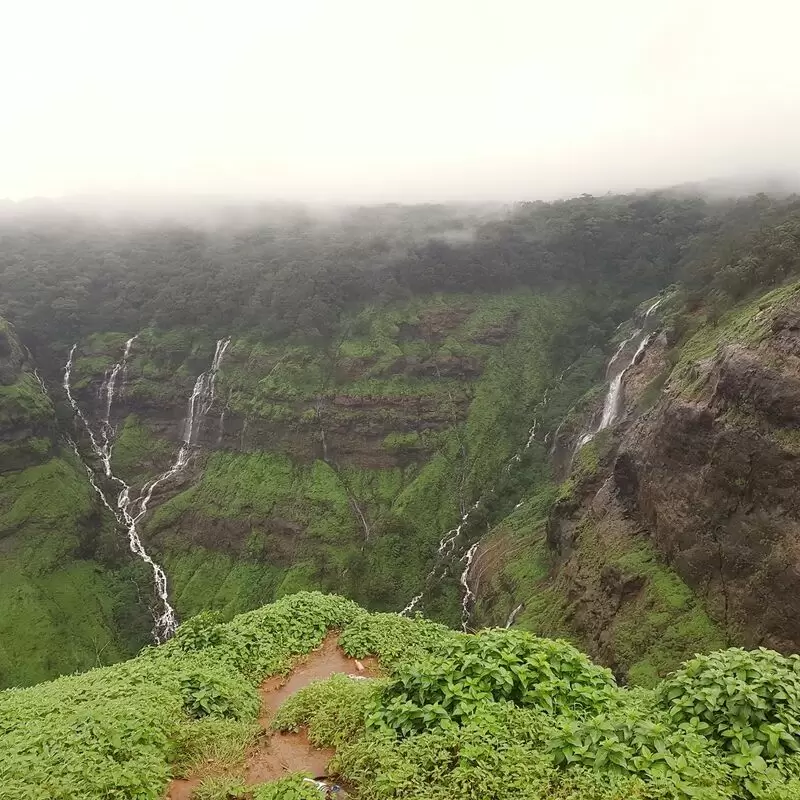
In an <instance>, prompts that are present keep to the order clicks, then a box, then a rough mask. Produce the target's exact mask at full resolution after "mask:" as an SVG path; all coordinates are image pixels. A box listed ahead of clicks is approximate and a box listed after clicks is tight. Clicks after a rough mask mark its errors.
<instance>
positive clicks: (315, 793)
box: [253, 774, 322, 800]
mask: <svg viewBox="0 0 800 800" xmlns="http://www.w3.org/2000/svg"><path fill="white" fill-rule="evenodd" d="M306 777H307V776H306V775H302V774H296V775H289V776H287V777H286V778H281V779H280V780H277V781H270V782H269V783H263V784H261V786H257V787H256V788H255V789H254V791H253V800H320V798H321V797H322V794H321V793H320V792H319V790H318V789H317V788H316V785H315V784H313V783H309V782H308V781H307V780H305V779H306Z"/></svg>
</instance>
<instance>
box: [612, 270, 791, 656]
mask: <svg viewBox="0 0 800 800" xmlns="http://www.w3.org/2000/svg"><path fill="white" fill-rule="evenodd" d="M798 433H800V287H798V286H796V285H793V286H790V287H788V288H785V289H781V290H778V291H775V292H772V293H770V294H769V295H767V296H765V297H763V298H760V299H759V300H757V301H755V302H752V303H750V304H748V305H746V306H745V307H743V308H738V309H735V310H734V311H732V312H730V313H729V314H728V315H727V316H726V317H724V318H723V319H722V320H720V322H719V323H718V324H717V325H716V326H708V327H706V328H704V329H701V330H700V331H698V333H697V334H695V335H694V336H693V337H692V338H691V339H689V341H688V342H687V343H686V345H685V346H684V347H683V348H682V352H681V358H680V360H679V362H678V364H677V366H676V367H675V370H674V371H673V374H672V376H671V378H670V380H669V383H668V384H667V387H666V389H665V392H664V396H663V398H662V400H661V401H660V402H659V403H658V405H657V406H656V407H655V408H654V409H653V410H652V411H651V412H650V413H648V414H646V415H645V416H644V417H642V418H641V419H640V420H639V421H637V422H636V423H635V424H634V425H633V426H632V427H631V430H630V431H628V433H627V434H626V435H625V437H624V438H623V440H622V442H621V445H620V449H619V454H618V456H617V458H616V460H615V462H614V467H613V483H614V487H615V489H616V493H617V497H618V499H619V502H620V504H621V505H622V507H623V508H624V509H625V511H626V513H627V514H628V515H630V517H631V518H632V519H635V520H637V521H639V523H640V524H641V525H642V526H643V527H644V528H645V529H646V530H647V532H648V536H649V538H650V540H651V541H652V543H653V545H654V546H655V547H656V549H657V550H658V552H659V553H660V554H661V555H662V557H663V558H664V559H665V561H666V562H667V563H669V564H670V565H671V566H672V567H673V568H674V569H675V570H676V572H677V573H678V574H680V575H681V576H682V577H683V578H684V580H685V581H686V582H687V583H688V584H689V585H690V586H691V587H692V589H693V590H694V591H695V592H696V593H697V594H698V595H699V596H700V597H702V598H703V599H704V600H705V601H706V604H707V606H708V608H709V611H710V612H711V613H712V615H713V616H714V617H715V619H717V620H719V622H720V624H722V625H723V626H724V627H725V628H726V629H727V630H729V631H730V632H731V633H732V634H734V633H735V635H736V639H737V640H739V641H742V642H744V643H745V644H747V645H750V646H755V645H765V646H768V647H772V648H775V649H778V650H783V651H787V652H788V651H792V652H794V651H796V650H797V649H798V648H800V622H798V620H800V614H798V612H800V551H798V535H799V534H800V503H799V502H798V498H797V486H798V485H800V483H799V482H798V481H800V446H799V445H800V436H798Z"/></svg>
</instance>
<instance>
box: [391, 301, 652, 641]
mask: <svg viewBox="0 0 800 800" xmlns="http://www.w3.org/2000/svg"><path fill="white" fill-rule="evenodd" d="M664 299H665V298H663V297H662V298H659V299H657V300H656V301H655V302H653V303H652V304H651V305H650V306H649V307H648V308H647V311H645V314H644V317H643V320H642V325H641V327H640V328H637V329H636V330H635V331H634V332H633V333H632V334H631V335H630V336H629V337H628V338H627V339H625V340H624V341H623V342H621V343H620V345H619V347H617V349H616V351H615V352H614V355H613V356H612V357H611V360H610V361H609V363H608V367H607V369H606V376H607V377H609V376H610V383H609V390H608V392H607V394H606V398H605V401H604V403H603V413H602V415H601V418H600V422H599V425H598V427H596V428H595V429H594V430H590V431H587V432H586V433H584V434H583V435H582V436H581V437H580V438H579V440H578V444H577V446H576V448H575V452H577V451H578V450H580V448H581V447H583V445H585V444H586V443H587V442H589V441H590V440H591V439H592V438H594V436H595V435H596V434H597V433H598V432H599V431H600V430H603V429H604V428H607V427H609V426H610V425H612V424H613V423H614V422H615V421H616V418H617V417H618V415H619V411H620V404H621V398H622V388H623V381H624V376H625V373H626V372H627V371H628V370H629V369H630V368H631V367H632V366H633V365H635V364H636V363H638V361H639V358H640V357H641V354H642V353H643V352H644V351H645V350H646V349H647V346H648V345H649V344H650V342H651V341H652V340H653V338H654V336H655V334H648V335H643V334H644V332H645V330H646V328H647V323H648V320H649V318H650V317H651V316H652V314H653V312H654V311H655V310H656V309H657V308H658V307H659V306H660V305H661V303H662V302H663V300H664ZM620 327H622V326H621V325H620V326H618V328H617V330H619V328H620ZM639 337H641V339H639ZM637 339H639V343H638V346H637V348H636V351H635V352H634V355H633V357H632V358H631V360H630V361H629V362H628V363H627V364H626V366H625V367H623V368H622V369H621V370H620V371H619V372H616V367H617V362H618V361H619V359H620V358H621V357H622V355H623V354H624V352H625V351H626V350H627V349H628V348H629V347H630V345H631V343H632V342H633V341H635V340H637ZM567 369H570V368H569V367H568V368H567ZM566 372H567V370H564V372H562V373H561V375H560V376H559V377H558V380H557V382H560V381H561V380H563V378H564V375H565V374H566ZM548 399H549V388H548V390H546V391H545V392H544V394H543V396H542V400H541V401H540V403H539V404H538V405H537V407H536V409H535V412H539V413H540V412H541V411H542V410H543V408H544V407H546V405H547V403H548ZM563 424H564V421H562V422H561V424H560V425H559V426H558V428H557V429H556V434H555V438H554V442H553V447H552V449H551V450H550V453H551V454H552V453H553V451H554V450H555V448H556V446H557V437H558V433H559V431H560V430H561V427H562V426H563ZM539 427H540V420H539V417H538V416H537V414H536V413H534V419H533V424H532V425H531V427H530V429H529V431H528V438H527V441H526V443H525V446H524V448H523V450H522V452H524V451H525V450H528V449H529V448H530V447H531V446H532V445H533V443H534V441H535V440H536V435H537V433H538V431H539ZM521 460H522V459H521V454H520V453H516V454H515V455H514V456H512V458H511V459H510V461H509V462H508V463H507V464H506V466H505V471H506V472H510V471H511V469H512V468H513V467H514V466H515V465H516V464H519V463H520V462H521ZM479 505H480V501H478V502H477V503H475V505H474V506H473V507H472V509H470V511H468V512H467V513H466V514H464V515H463V516H462V518H461V521H460V523H459V524H458V526H457V527H455V528H452V529H451V530H449V531H447V533H445V535H444V536H443V537H442V538H441V539H440V541H439V547H438V550H437V558H436V563H435V564H434V567H433V569H432V570H431V571H430V572H429V573H428V575H427V577H426V578H425V583H424V584H423V589H422V591H421V592H420V593H419V594H418V595H416V596H415V597H413V598H412V599H411V601H410V602H409V604H408V605H407V606H406V607H405V608H404V609H403V610H402V611H401V612H400V614H401V615H404V616H405V615H406V614H410V613H411V612H412V611H414V610H415V609H417V608H418V606H419V605H420V603H421V602H422V600H423V597H424V596H425V592H426V591H427V589H428V588H429V586H430V584H431V582H432V581H433V580H435V579H436V578H437V576H438V578H439V579H441V578H443V577H444V576H445V575H446V574H447V565H446V564H444V566H443V561H445V560H446V559H450V561H451V562H452V560H453V559H452V555H453V551H454V550H455V548H456V543H457V542H458V539H459V538H460V537H461V533H462V530H463V528H464V525H465V524H466V523H467V522H468V521H469V517H470V514H471V513H472V512H473V511H474V510H475V509H476V508H478V506H479ZM521 505H522V503H521V502H520V503H518V504H517V505H516V506H515V508H514V510H517V509H518V508H520V506H521ZM481 541H482V540H481V539H478V541H477V542H475V543H473V544H472V545H471V546H470V547H469V549H468V550H467V551H466V553H464V555H462V556H461V559H460V561H462V562H463V561H466V566H465V568H464V570H463V571H462V572H461V577H460V579H459V583H460V585H461V589H462V599H461V620H462V627H463V628H464V629H465V630H466V626H467V625H468V623H469V618H470V614H471V603H472V600H473V599H474V597H475V591H474V589H473V588H472V587H471V586H470V583H469V579H470V570H471V568H472V564H473V561H474V559H475V556H476V553H477V550H478V547H479V546H480V543H481ZM520 608H521V607H518V608H517V609H515V610H514V611H513V612H512V618H510V619H511V622H513V616H515V615H516V614H517V613H518V612H519V610H520Z"/></svg>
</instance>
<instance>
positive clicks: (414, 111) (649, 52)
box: [0, 0, 800, 201]
mask: <svg viewBox="0 0 800 800" xmlns="http://www.w3.org/2000/svg"><path fill="white" fill-rule="evenodd" d="M799 30H800V0H758V1H756V0H666V2H664V1H663V0H545V1H544V2H542V0H519V1H517V0H252V2H247V1H245V0H213V2H212V1H211V0H186V2H184V0H2V2H0V31H1V32H2V34H0V90H1V91H2V94H1V95H0V197H13V198H21V197H27V196H32V195H48V196H58V195H63V194H75V193H107V192H121V193H175V192H178V193H186V192H189V193H195V192H197V193H226V194H257V195H262V196H267V197H285V198H291V199H307V200H315V201H320V200H390V199H398V200H426V199H475V200H480V199H518V198H524V197H549V196H553V195H554V194H571V193H576V192H581V191H589V192H603V191H605V190H607V189H626V188H636V187H641V186H652V185H663V184H670V183H676V182H681V181H685V180H695V179H703V178H707V177H711V176H728V175H732V174H743V173H747V174H754V173H762V172H767V171H769V172H782V173H785V172H792V173H794V174H797V173H798V172H799V171H800V52H798V44H797V42H798V31H799Z"/></svg>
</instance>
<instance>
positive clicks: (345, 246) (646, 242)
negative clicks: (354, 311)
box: [0, 194, 800, 350]
mask: <svg viewBox="0 0 800 800" xmlns="http://www.w3.org/2000/svg"><path fill="white" fill-rule="evenodd" d="M799 207H800V200H798V199H796V198H793V197H789V198H784V199H775V198H769V197H767V196H765V195H758V196H755V197H753V198H748V199H743V200H731V201H726V202H722V201H719V202H710V201H707V200H704V199H702V198H699V197H673V196H670V195H667V194H650V195H626V196H608V197H601V198H595V197H590V196H583V197H579V198H575V199H571V200H566V201H562V202H556V203H544V202H532V203H522V204H519V205H517V206H515V207H513V208H511V209H508V210H506V211H504V212H503V213H501V212H499V211H495V212H492V213H491V214H489V213H488V212H486V211H482V212H480V211H474V210H470V209H460V208H458V207H454V208H448V207H441V206H422V207H403V206H386V207H378V208H376V209H361V208H355V209H351V210H347V211H344V212H342V213H341V214H338V215H328V216H314V215H312V214H311V213H310V212H306V211H303V210H296V211H295V212H294V213H291V214H289V213H283V214H280V215H278V214H276V212H275V211H274V210H267V211H265V213H264V217H263V218H262V217H260V216H256V218H255V221H253V219H252V218H250V219H248V220H245V221H243V222H240V223H239V224H231V223H230V221H228V224H223V223H217V224H216V225H214V226H211V225H206V226H205V227H199V226H196V225H194V226H191V225H188V224H185V223H184V224H179V223H176V222H162V223H156V222H152V221H151V222H140V223H135V222H132V221H129V222H119V221H117V222H109V221H106V222H103V223H100V222H98V221H97V220H94V219H87V218H83V217H79V216H73V215H69V214H66V213H59V212H55V211H53V212H50V213H47V214H44V213H39V214H33V215H32V214H29V213H23V212H19V213H17V214H16V215H15V214H8V213H7V214H5V215H4V216H2V217H1V218H0V242H2V248H1V249H0V313H3V314H4V315H5V316H6V317H7V318H9V319H10V320H11V321H13V322H14V323H15V325H16V326H17V328H18V330H19V331H20V332H21V334H22V335H23V337H24V338H25V340H26V342H28V343H29V345H30V346H31V347H32V349H34V350H35V349H36V347H37V346H39V347H43V346H49V345H51V344H52V343H53V342H61V343H67V342H70V341H73V340H75V339H77V338H79V337H80V336H84V335H86V334H88V333H92V332H95V331H102V330H140V329H142V328H144V327H146V326H148V325H156V326H159V325H160V326H176V325H182V324H185V325H197V324H198V323H201V324H202V325H204V326H206V327H207V328H208V329H209V330H210V331H217V332H230V331H231V330H235V329H237V328H238V329H245V328H257V329H259V330H260V331H262V332H263V333H264V334H265V335H268V336H285V335H287V334H291V335H292V336H295V337H298V338H313V337H318V338H319V337H323V338H324V337H326V336H329V335H330V334H331V332H332V331H333V329H334V328H335V326H336V322H337V320H338V319H339V316H340V315H341V313H342V311H343V310H345V309H347V308H352V307H355V306H357V305H358V304H361V303H365V302H379V303H385V302H390V301H392V300H398V299H402V298H407V297H409V296H411V295H413V294H418V293H430V292H439V291H444V292H448V291H458V292H465V291H466V292H478V291H501V290H504V289H513V288H517V287H531V288H535V289H541V290H548V289H553V288H558V287H564V286H575V285H580V286H582V287H584V288H587V289H588V288H591V289H593V290H596V291H597V294H598V303H597V306H596V307H595V308H587V316H589V317H591V316H594V317H596V318H597V321H598V323H599V324H600V325H601V327H605V325H604V323H606V322H607V321H608V319H617V316H618V315H620V314H624V313H625V312H626V311H627V308H628V307H629V303H628V300H627V297H626V298H619V294H618V292H617V291H616V287H620V286H621V287H628V288H632V287H635V289H634V290H633V291H634V293H635V294H636V295H637V296H638V297H646V296H648V295H649V294H652V293H654V292H655V291H657V290H659V289H661V288H662V287H663V286H666V285H668V284H670V283H672V282H673V281H675V280H677V279H679V278H680V279H682V280H685V281H686V282H687V284H688V285H689V286H690V287H691V288H692V289H693V290H694V291H699V292H703V291H705V290H706V288H709V289H712V290H713V291H714V292H715V293H717V294H724V295H726V296H730V297H732V298H734V299H735V298H738V297H740V296H741V295H742V293H743V292H746V291H747V288H748V286H751V285H754V283H755V282H763V281H765V280H766V281H768V280H779V279H780V277H781V276H782V275H784V274H785V271H786V266H785V259H786V258H787V257H788V256H789V253H790V252H791V247H792V242H793V241H795V240H796V235H797V233H796V230H797V221H796V218H794V217H793V216H792V214H793V212H795V211H797V209H798V208H799ZM487 217H488V218H487ZM767 225H768V226H769V230H770V233H769V234H764V235H762V236H761V238H760V239H759V238H758V235H759V234H758V230H759V229H760V228H764V227H765V226H767ZM751 236H754V237H756V238H757V242H756V243H755V244H754V245H751V244H750V243H749V241H748V239H749V237H751ZM737 248H739V249H741V251H742V253H746V257H743V256H742V255H740V254H739V252H738V250H737ZM709 255H710V257H709ZM756 259H757V260H758V264H755V263H754V261H755V260H756ZM782 259H783V260H782ZM615 297H617V298H619V299H618V300H617V301H616V302H615V301H614V299H613V298H615ZM600 298H602V300H601V299H600ZM609 298H611V302H610V303H609V302H608V301H609ZM617 321H619V320H618V319H617ZM615 324H616V323H615ZM612 327H613V326H612Z"/></svg>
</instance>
